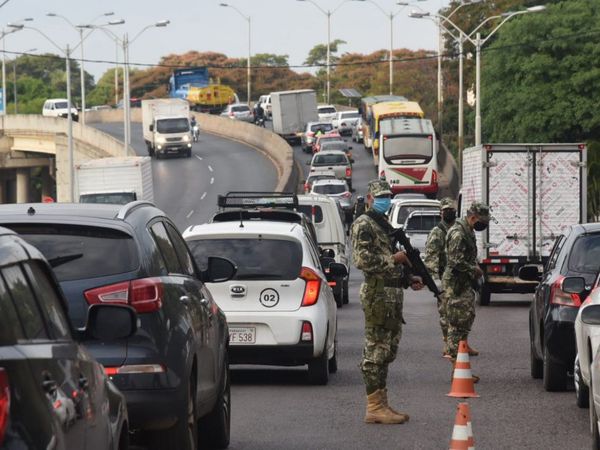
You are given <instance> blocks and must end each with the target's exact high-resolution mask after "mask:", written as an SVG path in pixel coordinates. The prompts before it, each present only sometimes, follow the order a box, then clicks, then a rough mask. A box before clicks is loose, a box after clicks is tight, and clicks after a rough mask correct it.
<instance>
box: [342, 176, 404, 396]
mask: <svg viewBox="0 0 600 450" xmlns="http://www.w3.org/2000/svg"><path fill="white" fill-rule="evenodd" d="M369 191H370V192H371V194H372V195H373V196H374V197H375V196H377V195H382V194H391V191H390V188H389V185H388V184H387V182H385V181H380V180H377V181H373V182H371V183H369ZM391 231H393V229H392V227H391V226H390V225H389V223H388V222H387V219H386V217H385V216H384V215H382V214H378V213H376V212H375V211H373V210H369V211H368V212H366V213H364V214H362V215H361V216H360V217H358V219H356V221H355V222H354V223H353V224H352V258H353V261H354V265H355V266H356V267H357V268H358V269H360V270H362V271H363V273H364V276H365V281H364V283H362V285H361V287H360V301H361V305H362V309H363V311H364V314H365V347H364V350H363V359H362V361H361V363H360V368H361V371H362V374H363V378H364V381H365V385H366V388H367V394H371V393H372V392H374V391H377V390H378V389H385V386H386V379H387V371H388V365H389V364H390V363H391V362H392V361H394V359H396V353H397V351H398V344H399V342H400V336H401V335H402V302H403V294H402V288H403V287H405V286H404V283H405V278H406V277H405V276H404V274H403V271H402V265H397V264H396V263H395V262H394V259H393V254H394V253H395V249H394V248H393V246H392V242H391V240H390V238H389V233H390V232H391Z"/></svg>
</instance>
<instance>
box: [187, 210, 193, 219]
mask: <svg viewBox="0 0 600 450" xmlns="http://www.w3.org/2000/svg"><path fill="white" fill-rule="evenodd" d="M192 214H194V210H193V209H192V210H191V211H190V212H189V213H188V215H187V216H185V218H186V219H189V218H190V217H192Z"/></svg>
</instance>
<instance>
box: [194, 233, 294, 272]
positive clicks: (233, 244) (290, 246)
mask: <svg viewBox="0 0 600 450" xmlns="http://www.w3.org/2000/svg"><path fill="white" fill-rule="evenodd" d="M187 243H188V246H189V247H190V250H191V251H192V254H193V255H194V259H195V260H196V263H197V264H198V266H199V268H200V270H206V268H207V264H208V257H209V256H220V257H222V258H227V259H229V260H231V261H233V262H234V263H235V264H236V265H237V268H238V270H237V273H236V275H235V277H234V278H233V279H234V280H295V279H296V278H298V276H299V275H300V269H301V265H302V247H301V246H300V243H299V242H294V241H287V240H279V239H201V240H193V241H187ZM275 255H276V257H275Z"/></svg>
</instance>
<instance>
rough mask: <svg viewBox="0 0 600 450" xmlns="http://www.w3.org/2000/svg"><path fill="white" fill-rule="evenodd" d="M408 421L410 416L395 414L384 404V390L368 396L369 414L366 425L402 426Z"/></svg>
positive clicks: (366, 415)
mask: <svg viewBox="0 0 600 450" xmlns="http://www.w3.org/2000/svg"><path fill="white" fill-rule="evenodd" d="M406 421H408V415H406V414H403V415H400V414H394V413H393V412H392V411H391V410H390V409H389V408H388V407H387V406H386V405H385V404H384V393H383V389H378V390H376V391H375V392H373V393H372V394H370V395H367V412H366V414H365V423H384V424H401V423H404V422H406Z"/></svg>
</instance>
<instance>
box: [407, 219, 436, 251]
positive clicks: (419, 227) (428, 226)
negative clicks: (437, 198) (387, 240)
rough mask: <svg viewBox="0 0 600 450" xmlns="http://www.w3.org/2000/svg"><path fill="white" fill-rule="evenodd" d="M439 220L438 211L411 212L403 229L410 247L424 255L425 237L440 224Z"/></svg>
mask: <svg viewBox="0 0 600 450" xmlns="http://www.w3.org/2000/svg"><path fill="white" fill-rule="evenodd" d="M440 220H442V218H441V215H440V210H439V209H438V210H437V211H431V210H429V211H427V210H426V211H421V210H416V211H413V212H411V213H410V214H409V215H408V217H407V218H406V221H405V222H404V227H403V229H404V231H405V233H406V236H407V237H408V238H409V239H410V243H411V244H412V246H413V247H414V248H416V249H418V250H419V251H420V252H421V253H424V252H425V244H426V243H427V236H429V233H430V232H431V230H432V229H433V228H434V227H435V226H436V225H437V224H438V223H440Z"/></svg>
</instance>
